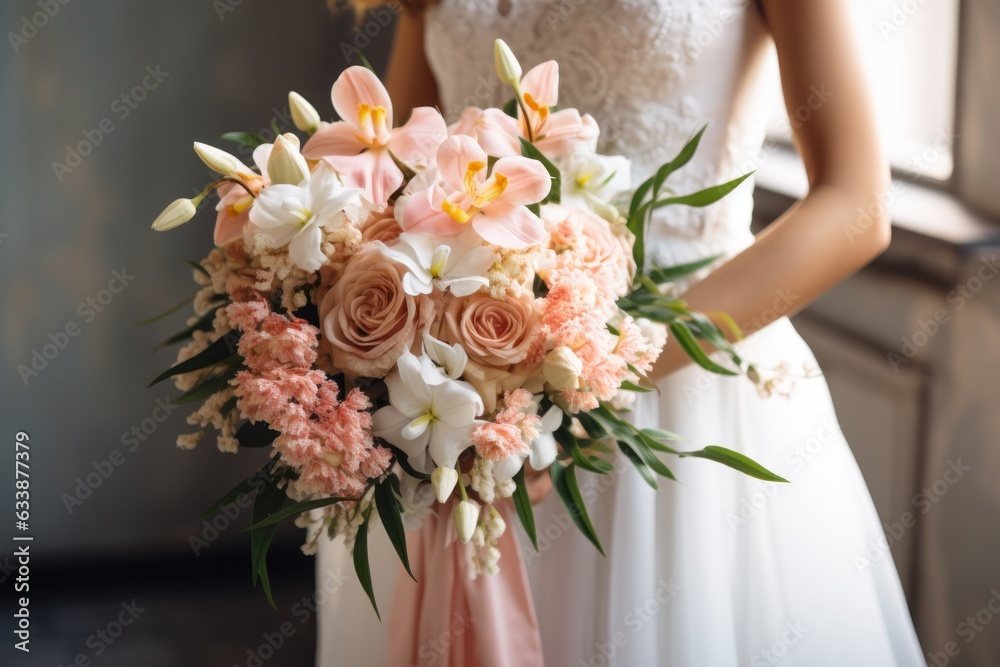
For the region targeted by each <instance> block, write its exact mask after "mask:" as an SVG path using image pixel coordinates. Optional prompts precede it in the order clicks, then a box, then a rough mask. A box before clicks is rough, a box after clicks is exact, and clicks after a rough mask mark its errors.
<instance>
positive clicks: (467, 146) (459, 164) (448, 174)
mask: <svg viewBox="0 0 1000 667" xmlns="http://www.w3.org/2000/svg"><path fill="white" fill-rule="evenodd" d="M487 161H488V158H487V157H486V152H485V151H484V150H483V149H482V147H480V145H479V144H478V143H476V140H475V139H473V138H472V137H469V136H466V135H457V136H453V137H448V138H447V139H445V140H444V142H442V143H441V147H440V148H438V152H437V167H438V173H439V174H440V175H441V179H442V180H443V181H444V182H445V183H447V184H448V185H449V186H450V187H451V188H452V189H453V190H456V191H458V192H465V175H466V172H467V171H468V169H469V164H470V163H472V162H481V163H482V165H483V168H482V170H481V171H480V172H479V173H478V174H477V179H478V180H479V181H483V180H485V179H486V163H487Z"/></svg>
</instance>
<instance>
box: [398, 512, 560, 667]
mask: <svg viewBox="0 0 1000 667" xmlns="http://www.w3.org/2000/svg"><path fill="white" fill-rule="evenodd" d="M454 507H455V501H454V500H452V501H451V502H448V503H445V504H444V505H437V508H438V509H437V511H436V513H435V514H432V515H430V516H428V517H427V518H426V519H425V520H424V524H423V526H422V527H421V528H420V529H419V530H414V531H409V532H408V533H407V537H406V544H407V550H408V552H409V557H410V567H411V569H412V570H413V575H414V576H415V577H416V578H417V581H416V582H414V581H413V580H412V579H410V576H409V575H408V574H407V573H406V571H405V570H404V569H403V568H402V566H400V571H399V574H398V576H397V577H396V588H395V591H394V593H393V600H392V609H391V610H390V613H389V653H388V656H389V657H388V665H389V667H431V666H433V667H544V661H543V659H542V640H541V635H540V634H539V632H538V618H537V617H536V616H535V605H534V602H533V600H532V598H531V589H530V588H529V586H528V573H527V571H526V570H525V568H524V561H523V559H522V558H521V549H520V547H519V544H518V540H517V535H516V534H515V533H514V529H513V524H512V522H511V518H512V517H511V510H510V504H509V503H508V502H506V501H505V502H499V503H497V504H496V508H497V510H498V511H499V512H500V513H501V516H503V518H504V521H506V522H507V526H508V527H507V530H506V531H504V534H503V535H502V536H501V538H500V540H499V548H500V553H501V558H500V572H499V573H497V574H495V575H487V574H483V575H479V576H478V577H476V578H472V577H471V576H470V575H471V574H472V573H473V565H472V563H471V561H470V558H469V553H468V550H469V549H471V546H469V545H465V544H462V542H461V541H460V540H459V539H458V536H457V535H456V532H455V527H454V522H453V521H452V511H453V510H454Z"/></svg>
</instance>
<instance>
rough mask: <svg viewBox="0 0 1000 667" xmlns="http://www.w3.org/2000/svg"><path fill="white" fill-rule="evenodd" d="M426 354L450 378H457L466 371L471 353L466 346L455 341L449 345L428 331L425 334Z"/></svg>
mask: <svg viewBox="0 0 1000 667" xmlns="http://www.w3.org/2000/svg"><path fill="white" fill-rule="evenodd" d="M424 354H426V355H427V356H428V357H429V358H430V360H431V361H433V362H434V363H435V364H437V365H438V366H439V367H440V368H441V373H442V375H443V376H444V377H445V378H447V379H450V380H457V379H458V378H460V377H462V373H464V372H465V366H466V364H468V362H469V355H468V354H466V352H465V348H464V347H462V346H461V345H459V344H458V343H455V344H454V345H448V343H445V342H444V341H440V340H438V339H437V338H435V337H434V336H431V335H430V334H428V333H425V334H424Z"/></svg>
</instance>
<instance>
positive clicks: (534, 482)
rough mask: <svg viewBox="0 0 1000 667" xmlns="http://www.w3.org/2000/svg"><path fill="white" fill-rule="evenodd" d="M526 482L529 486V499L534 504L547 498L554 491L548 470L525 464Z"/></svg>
mask: <svg viewBox="0 0 1000 667" xmlns="http://www.w3.org/2000/svg"><path fill="white" fill-rule="evenodd" d="M524 484H525V486H526V487H528V499H529V500H530V501H531V504H532V505H537V504H538V503H540V502H542V501H543V500H545V497H546V496H548V495H549V493H550V492H551V491H552V478H551V477H549V471H548V470H534V469H532V468H531V466H529V465H527V464H525V468H524Z"/></svg>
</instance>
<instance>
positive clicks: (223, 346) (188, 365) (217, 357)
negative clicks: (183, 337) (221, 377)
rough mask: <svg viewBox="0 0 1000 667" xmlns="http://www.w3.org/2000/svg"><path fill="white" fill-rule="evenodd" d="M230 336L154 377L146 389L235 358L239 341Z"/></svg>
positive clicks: (236, 337)
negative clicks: (180, 375) (174, 377)
mask: <svg viewBox="0 0 1000 667" xmlns="http://www.w3.org/2000/svg"><path fill="white" fill-rule="evenodd" d="M232 334H233V332H230V333H227V334H226V335H224V336H222V337H221V338H219V340H217V341H215V342H214V343H212V344H211V345H209V346H208V347H206V348H205V349H204V350H202V351H201V352H199V353H198V354H196V355H194V356H193V357H191V358H190V359H185V360H184V361H182V362H181V363H179V364H177V365H175V366H171V367H170V368H168V369H167V370H165V371H163V372H162V373H160V374H159V375H157V376H156V379H155V380H153V381H152V382H150V383H149V385H148V386H147V389H148V388H149V387H152V386H153V385H155V384H159V383H160V382H163V381H164V380H166V379H167V378H171V377H173V376H175V375H179V374H181V373H190V372H191V371H198V370H201V369H202V368H208V367H209V366H214V365H215V364H218V363H220V362H223V361H226V360H227V359H230V358H232V357H235V356H236V353H235V350H236V341H238V340H239V334H236V335H235V336H233V335H232Z"/></svg>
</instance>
